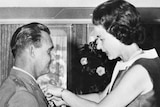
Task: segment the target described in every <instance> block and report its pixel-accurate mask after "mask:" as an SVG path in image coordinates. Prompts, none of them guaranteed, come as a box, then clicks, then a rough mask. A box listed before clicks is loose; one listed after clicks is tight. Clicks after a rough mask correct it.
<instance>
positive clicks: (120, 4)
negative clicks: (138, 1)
mask: <svg viewBox="0 0 160 107" xmlns="http://www.w3.org/2000/svg"><path fill="white" fill-rule="evenodd" d="M92 21H93V24H94V25H102V26H103V27H104V28H105V29H106V31H107V32H109V33H111V34H112V35H113V36H115V37H116V38H117V39H118V40H120V41H121V42H122V43H124V44H126V45H130V44H132V43H136V44H137V45H139V46H140V45H141V44H143V42H144V39H145V37H144V36H145V35H144V28H143V27H142V25H141V22H140V14H139V12H138V11H137V10H136V8H135V7H134V6H133V5H132V4H130V3H128V2H126V1H124V0H109V1H106V2H104V3H102V4H100V5H99V6H98V7H97V8H95V10H94V11H93V20H92ZM140 47H141V46H140Z"/></svg>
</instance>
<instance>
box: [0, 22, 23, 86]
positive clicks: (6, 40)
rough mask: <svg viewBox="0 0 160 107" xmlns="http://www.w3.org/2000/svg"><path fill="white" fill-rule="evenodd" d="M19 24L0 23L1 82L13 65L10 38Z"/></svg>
mask: <svg viewBox="0 0 160 107" xmlns="http://www.w3.org/2000/svg"><path fill="white" fill-rule="evenodd" d="M18 26H20V25H19V24H1V25H0V84H1V83H2V81H3V80H4V79H5V78H6V77H7V76H8V74H9V71H10V69H11V67H12V65H13V58H12V54H11V50H10V39H11V37H12V35H13V33H14V31H15V30H16V29H17V27H18Z"/></svg>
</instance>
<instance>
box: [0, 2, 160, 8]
mask: <svg viewBox="0 0 160 107" xmlns="http://www.w3.org/2000/svg"><path fill="white" fill-rule="evenodd" d="M104 1H106V0H85V2H83V0H27V1H26V0H0V7H95V6H97V5H98V4H100V3H102V2H104ZM127 1H129V2H131V3H133V4H134V5H135V6H136V7H160V1H159V0H127Z"/></svg>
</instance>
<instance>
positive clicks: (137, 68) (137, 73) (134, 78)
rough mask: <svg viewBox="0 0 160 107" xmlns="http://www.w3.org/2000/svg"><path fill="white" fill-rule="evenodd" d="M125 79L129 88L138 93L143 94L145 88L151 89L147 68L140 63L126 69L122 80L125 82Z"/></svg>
mask: <svg viewBox="0 0 160 107" xmlns="http://www.w3.org/2000/svg"><path fill="white" fill-rule="evenodd" d="M125 81H126V84H127V85H129V87H130V88H132V89H133V90H135V91H137V92H138V93H139V94H143V93H145V92H146V91H147V90H151V89H152V86H153V84H152V81H151V78H150V76H149V73H148V71H147V69H145V68H144V67H143V66H142V65H140V64H137V65H134V66H133V67H131V68H130V69H129V70H128V71H127V73H126V75H125V76H124V78H123V80H122V82H124V83H125ZM127 82H129V83H127ZM138 93H137V94H138Z"/></svg>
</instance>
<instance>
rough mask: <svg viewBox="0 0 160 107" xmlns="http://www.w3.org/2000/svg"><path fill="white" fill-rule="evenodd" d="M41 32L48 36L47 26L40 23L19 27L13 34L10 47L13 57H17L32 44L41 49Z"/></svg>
mask: <svg viewBox="0 0 160 107" xmlns="http://www.w3.org/2000/svg"><path fill="white" fill-rule="evenodd" d="M41 31H44V32H46V33H48V34H49V35H50V31H49V29H48V27H47V26H45V25H43V24H41V23H36V22H34V23H29V24H26V25H23V26H21V27H19V28H18V29H17V30H16V31H15V32H14V34H13V36H12V39H11V42H10V47H11V50H12V53H13V56H14V57H16V56H17V55H19V54H20V53H21V52H22V50H23V49H25V48H26V47H27V46H28V45H30V44H33V45H34V46H35V47H37V48H38V47H41V38H42V35H41Z"/></svg>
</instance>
